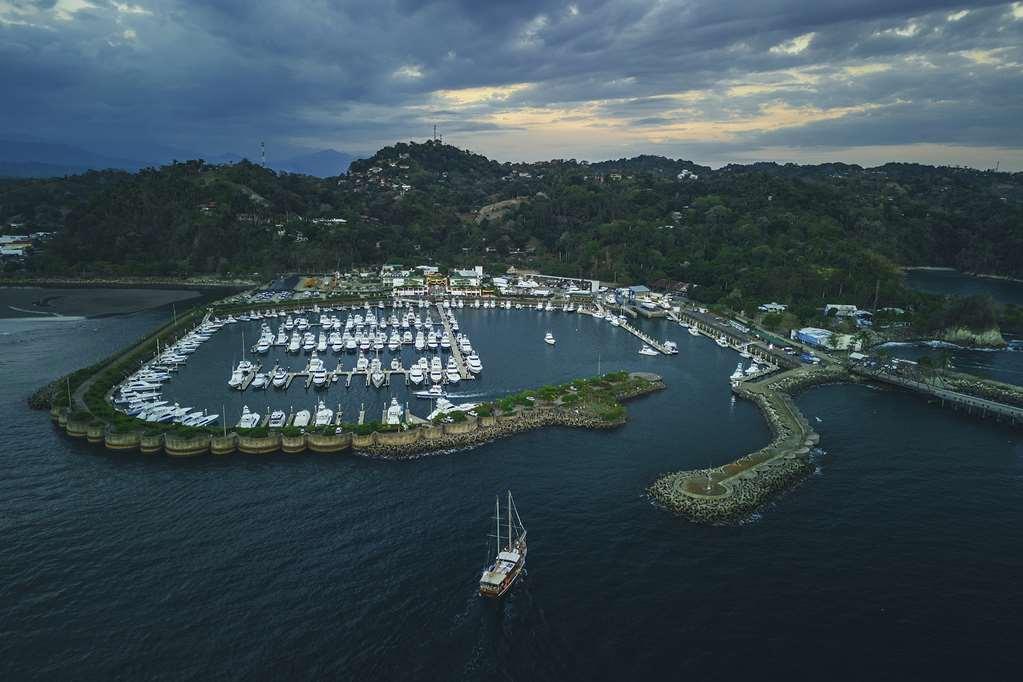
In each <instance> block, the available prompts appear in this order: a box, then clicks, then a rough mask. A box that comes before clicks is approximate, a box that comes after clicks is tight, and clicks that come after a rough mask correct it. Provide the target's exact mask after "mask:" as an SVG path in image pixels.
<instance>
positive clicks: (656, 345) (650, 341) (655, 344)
mask: <svg viewBox="0 0 1023 682" xmlns="http://www.w3.org/2000/svg"><path fill="white" fill-rule="evenodd" d="M618 326H619V327H621V328H622V329H624V330H625V331H627V332H629V333H630V334H632V335H633V336H635V337H636V338H638V339H639V340H640V341H642V342H643V343H645V344H646V345H648V346H650V347H651V348H653V349H654V350H656V351H659V352H661V353H664V354H665V355H671V351H669V350H668V347H667V346H665V345H664V344H663V343H662V342H660V341H655V340H654V338H653V337H652V336H650V335H649V334H646V333H644V332H641V331H640V330H638V329H636V328H635V327H633V326H632V325H631V324H629V323H628V322H619V323H618Z"/></svg>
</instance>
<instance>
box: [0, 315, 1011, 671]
mask: <svg viewBox="0 0 1023 682" xmlns="http://www.w3.org/2000/svg"><path fill="white" fill-rule="evenodd" d="M168 316H169V311H166V310H157V311H150V312H146V313H137V314H134V315H130V316H125V317H116V318H104V319H98V320H96V319H89V320H81V321H65V322H51V321H32V320H29V321H15V320H4V321H0V376H2V377H3V381H2V382H0V409H2V414H3V415H4V428H3V433H4V434H5V443H4V445H5V447H4V450H3V457H2V458H0V531H2V534H0V538H2V542H3V552H2V554H0V557H2V558H0V678H2V679H12V680H14V679H17V680H20V679H40V680H71V679H97V680H108V679H133V680H134V679H150V678H155V679H203V680H207V679H242V678H244V679H269V678H274V679H281V678H285V677H288V678H298V679H351V680H378V679H379V680H398V679H402V680H405V679H421V680H483V679H486V680H493V679H506V680H575V679H582V680H632V679H655V678H656V679H665V680H675V679H686V678H698V679H701V680H707V679H711V680H718V679H727V680H732V679H735V680H738V679H750V678H756V679H781V677H782V676H783V675H788V676H791V679H807V678H810V677H811V676H812V677H813V678H814V679H817V678H823V679H858V680H859V679H900V680H905V679H947V678H949V677H951V676H955V675H965V674H971V675H972V676H974V677H980V678H988V679H990V678H993V679H1006V678H1008V677H1009V676H1010V675H1011V676H1015V675H1016V674H1017V672H1018V670H1017V664H1016V659H1017V658H1018V656H1017V654H1016V652H1015V648H1016V647H1015V640H1016V638H1017V634H1016V633H1017V629H1018V628H1017V626H1018V625H1019V623H1020V615H1019V614H1020V613H1021V611H1023V597H1021V593H1020V588H1019V578H1020V575H1021V571H1023V539H1021V535H1020V531H1019V529H1020V526H1021V524H1023V505H1021V504H1020V502H1021V500H1023V444H1021V437H1020V433H1019V432H1018V431H1012V430H1009V429H1007V428H1005V427H1001V426H997V425H993V424H987V423H982V422H977V421H973V420H971V419H969V418H966V417H962V416H960V415H958V414H955V413H952V412H945V411H940V410H939V409H937V408H935V407H932V406H929V405H927V404H926V403H925V402H923V401H920V400H917V399H915V398H912V397H909V396H906V395H904V394H901V393H897V392H894V391H886V390H876V389H870V388H865V387H852V386H831V387H824V388H819V389H816V390H813V391H810V392H808V393H805V394H803V395H802V396H801V397H800V398H799V403H800V405H801V406H802V408H803V409H804V411H805V412H806V414H807V416H808V417H809V418H810V419H811V420H813V421H814V423H815V428H817V429H818V430H819V431H820V433H821V436H822V446H823V447H824V449H825V452H824V453H823V454H821V455H820V457H819V472H818V474H817V475H815V476H812V477H811V478H810V479H808V480H807V481H806V482H805V483H804V484H802V485H800V486H799V487H798V488H796V489H795V490H793V491H791V492H789V493H788V494H786V495H784V496H782V497H780V498H778V499H777V500H776V501H775V502H773V503H772V504H770V505H768V506H767V507H766V508H765V509H764V510H763V511H762V513H760V514H757V515H756V516H754V517H753V518H750V519H748V520H747V521H746V522H744V523H742V524H737V525H733V526H717V527H713V526H712V527H707V526H697V525H692V524H689V523H687V522H685V521H683V520H681V519H679V518H676V517H674V516H672V515H671V514H669V513H667V512H665V511H663V510H661V509H659V508H657V507H655V506H654V505H652V504H651V503H650V501H649V500H648V499H647V497H646V496H645V495H644V493H643V491H644V488H645V487H646V486H647V485H648V484H649V483H651V482H652V481H653V480H654V479H655V478H656V477H657V476H658V475H660V474H662V473H665V472H668V471H672V470H676V469H684V468H691V467H703V466H706V465H707V464H717V463H722V462H725V461H728V460H731V459H733V458H735V457H737V456H738V455H740V454H742V453H744V452H746V451H749V450H752V449H754V448H757V447H759V446H761V445H762V444H764V443H765V442H766V441H767V439H768V438H769V432H768V429H767V427H766V425H765V424H764V422H763V420H762V418H761V416H760V414H759V413H758V412H757V411H756V409H755V408H753V407H752V406H751V405H750V404H748V403H745V402H741V401H740V402H733V401H732V399H731V396H730V393H729V390H728V382H727V377H728V375H729V374H730V373H731V371H732V369H734V366H735V363H736V362H737V361H738V358H737V356H736V354H735V353H734V352H732V351H725V350H722V349H720V348H718V347H717V346H716V345H715V344H714V343H713V342H711V341H709V340H707V339H704V338H699V339H698V338H693V337H691V336H689V335H688V334H686V333H685V330H684V329H681V328H679V327H673V326H669V325H668V324H667V323H660V322H658V323H649V324H647V325H646V326H647V327H648V329H649V330H651V331H652V332H653V333H654V334H655V335H656V336H658V337H662V338H665V337H666V338H672V339H675V340H676V341H678V343H679V346H680V353H679V355H677V356H675V357H671V358H666V357H644V356H640V355H638V354H637V352H636V351H637V350H638V348H639V342H638V341H637V340H636V339H635V338H633V337H631V336H629V335H628V334H627V333H625V332H623V331H622V330H620V329H614V328H611V327H609V326H607V325H605V324H599V323H597V322H595V321H594V320H592V319H590V318H582V317H577V316H574V315H573V316H569V315H565V314H562V313H536V312H533V311H471V310H467V309H466V310H463V311H461V314H460V315H459V318H460V321H461V322H462V329H463V331H465V332H467V333H468V334H469V335H470V337H471V338H472V340H473V344H474V345H475V346H476V347H477V348H478V349H479V351H480V354H481V356H482V361H483V363H484V367H485V369H484V375H483V378H482V379H481V380H480V381H478V382H474V383H469V384H466V385H465V386H463V387H462V388H461V389H460V392H462V393H465V394H467V395H468V394H485V395H486V396H493V395H499V394H502V393H505V392H507V391H511V390H517V389H520V388H525V387H529V386H535V385H539V384H543V383H550V382H555V381H561V380H566V379H569V378H572V377H576V376H580V375H590V374H593V373H595V372H596V370H597V364H598V358H599V362H600V366H601V369H602V370H604V371H607V370H611V369H619V368H621V369H636V370H640V369H642V370H649V371H654V372H657V373H659V374H661V375H663V376H664V377H665V380H666V381H667V383H668V386H669V389H668V390H666V391H662V392H660V393H658V394H655V395H652V396H648V397H645V398H642V399H640V400H637V401H635V402H632V403H630V404H629V406H628V409H629V413H630V416H631V419H630V422H629V423H628V425H626V426H625V427H624V428H622V429H619V430H616V431H614V432H611V433H593V432H586V431H573V430H568V429H549V430H544V431H536V432H531V433H526V434H522V435H519V436H516V437H514V438H511V439H508V440H504V441H500V442H496V443H492V444H489V445H485V446H482V447H478V448H475V449H472V450H467V451H460V452H454V453H450V454H444V455H438V456H433V457H426V458H421V459H418V460H414V461H407V462H391V461H382V460H374V459H368V458H361V457H356V456H351V455H336V456H330V455H300V456H286V455H276V456H263V457H260V456H245V455H232V456H229V457H225V458H219V459H214V458H211V457H206V458H202V459H198V460H188V461H174V460H170V459H167V458H165V457H162V456H156V457H148V458H147V457H143V456H141V455H139V454H115V453H110V452H107V451H105V450H104V449H102V448H97V447H91V446H89V445H87V444H84V443H81V442H74V441H71V440H69V439H67V438H66V437H64V436H62V435H60V434H59V433H58V432H57V431H56V429H55V428H54V427H53V426H51V424H50V423H49V419H48V415H47V414H45V413H37V412H31V411H29V410H27V408H26V407H25V397H26V396H27V395H28V394H29V393H30V392H31V391H32V390H33V389H35V388H36V387H38V386H39V385H40V384H42V383H44V382H45V381H47V380H48V379H50V378H53V377H57V376H59V375H61V374H62V373H65V372H67V371H69V370H71V369H74V368H77V367H79V366H81V365H84V364H87V363H89V362H92V361H95V360H96V359H98V358H100V357H103V356H104V355H106V354H108V353H110V352H111V351H112V350H114V349H116V348H118V347H119V346H121V345H122V344H124V343H125V341H126V340H128V339H133V338H136V337H138V336H139V335H141V334H143V333H144V332H145V331H146V330H148V329H150V328H152V327H153V326H154V325H156V324H157V323H158V322H161V321H163V320H165V319H167V317H168ZM256 327H258V323H257V324H254V325H249V326H248V327H245V329H247V330H248V331H246V343H249V344H251V343H252V341H254V340H255V333H256V332H255V330H256ZM547 329H550V330H551V331H552V332H553V333H554V334H555V336H556V337H557V338H558V345H557V346H556V347H555V348H553V349H552V348H548V347H547V346H546V345H544V344H543V342H542V336H543V333H544V332H545V331H546V330H547ZM242 331H243V325H237V326H235V327H233V328H225V330H224V331H223V332H221V333H220V334H218V335H217V336H216V337H214V339H213V340H211V341H210V342H209V343H208V344H206V345H205V346H203V348H202V349H201V350H200V351H199V352H198V353H197V354H196V356H195V358H194V360H193V362H192V363H191V364H190V365H189V366H188V367H187V368H186V369H185V370H184V371H182V372H181V375H180V376H179V377H177V378H175V379H174V381H173V383H172V384H171V386H170V387H169V388H168V391H167V393H168V394H169V395H173V396H174V397H175V399H178V400H180V401H182V402H183V403H184V404H190V405H194V406H197V407H206V408H209V409H210V410H211V411H215V412H220V411H221V408H220V405H224V408H225V409H226V410H227V413H228V414H229V415H232V418H234V419H236V418H237V413H238V411H239V410H240V409H241V405H242V404H243V403H245V404H249V406H250V408H253V409H259V410H260V411H263V410H264V409H265V408H266V406H267V405H268V404H273V405H281V406H291V405H294V406H295V408H296V409H299V408H300V407H311V406H312V403H313V401H314V400H315V399H316V398H317V396H318V394H316V393H315V392H314V391H310V392H308V393H307V392H306V391H305V390H304V389H302V388H300V387H298V386H297V385H296V386H295V387H293V388H292V389H291V390H290V391H288V392H287V393H284V394H278V393H275V392H273V391H269V392H266V393H255V392H253V391H251V390H250V391H247V392H246V393H245V394H244V395H238V394H236V393H232V392H231V391H229V390H228V389H227V386H226V381H227V378H228V375H229V369H230V366H231V364H232V361H234V360H237V358H238V356H239V355H240V354H241V334H242ZM406 354H407V356H406V364H408V360H409V359H411V354H409V353H408V351H406ZM302 357H304V356H302ZM330 357H331V358H333V355H332V354H331V355H330ZM385 357H388V358H389V357H390V355H389V354H385ZM272 358H273V356H272ZM279 359H280V361H281V362H282V363H289V362H292V363H296V364H297V363H298V362H299V361H297V360H295V358H294V357H293V356H292V357H290V358H289V357H288V356H284V355H281V356H279ZM343 360H344V362H345V366H350V365H351V363H352V356H350V355H349V356H344V358H343ZM272 361H273V360H272V359H271V364H272ZM334 362H335V360H331V361H329V362H328V364H329V365H333V363H334ZM323 395H324V400H325V402H328V403H329V404H330V405H331V407H336V406H337V404H339V403H340V404H341V407H342V409H343V410H345V412H346V414H349V415H351V414H352V412H351V411H353V410H357V409H358V405H359V404H360V403H365V405H366V408H367V411H370V412H371V414H372V410H379V409H380V408H381V407H382V405H383V402H384V401H385V400H389V398H390V395H391V393H390V392H389V391H387V390H384V391H380V392H377V391H372V390H367V389H365V388H364V387H359V386H353V387H352V389H351V390H349V391H346V390H345V389H344V388H343V387H340V386H334V387H332V388H331V389H329V390H328V391H326V392H325V393H324V394H323ZM394 395H395V396H396V397H398V398H399V400H402V401H403V402H404V388H399V387H395V389H394ZM409 402H410V404H411V405H412V409H413V410H415V411H417V413H418V414H421V415H422V414H425V412H426V405H425V401H416V400H415V399H414V398H409ZM416 403H419V404H416ZM815 417H816V418H819V419H820V422H819V423H818V422H817V421H816V420H815ZM508 488H511V489H512V491H513V492H514V494H515V498H516V502H517V504H518V508H519V511H520V513H521V515H522V518H523V521H524V522H525V524H526V526H527V527H528V528H529V537H530V552H529V565H528V569H529V574H528V576H527V577H526V578H525V579H524V580H522V581H521V582H520V584H518V585H517V586H516V587H515V589H514V590H513V591H512V592H511V593H510V595H509V597H508V598H507V599H505V600H504V601H503V602H502V603H499V604H495V603H491V602H484V601H482V600H481V599H479V598H477V597H476V580H477V578H478V571H479V569H480V568H481V566H482V564H483V561H484V559H485V550H486V546H485V534H486V533H487V532H488V530H489V527H490V514H491V508H492V506H493V499H494V495H495V494H497V493H500V492H503V491H504V490H506V489H508Z"/></svg>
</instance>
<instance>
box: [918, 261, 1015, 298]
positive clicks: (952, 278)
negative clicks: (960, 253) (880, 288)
mask: <svg viewBox="0 0 1023 682" xmlns="http://www.w3.org/2000/svg"><path fill="white" fill-rule="evenodd" d="M906 285H907V286H909V287H911V288H913V289H917V290H919V291H926V292H928V293H931V294H942V295H947V296H974V295H977V294H988V295H990V296H991V298H993V299H994V300H995V301H997V302H999V303H1012V304H1014V305H1023V282H1017V281H1012V280H1005V279H994V278H991V277H975V276H973V275H964V274H963V273H961V272H957V271H955V270H908V271H907V272H906Z"/></svg>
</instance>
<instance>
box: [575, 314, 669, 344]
mask: <svg viewBox="0 0 1023 682" xmlns="http://www.w3.org/2000/svg"><path fill="white" fill-rule="evenodd" d="M580 312H583V313H586V314H588V315H592V316H593V317H596V318H597V319H600V318H602V317H604V307H603V306H601V305H600V304H599V303H598V304H597V307H596V309H595V310H583V309H582V308H580ZM633 317H635V313H633ZM618 326H619V327H621V328H622V329H624V330H625V331H627V332H629V333H630V334H632V335H633V336H635V337H636V338H637V339H639V340H640V341H642V342H643V343H645V344H646V345H648V346H650V347H651V348H653V349H654V350H656V351H657V352H658V353H663V354H664V355H671V354H672V353H671V351H670V350H668V347H667V346H665V345H664V343H663V342H661V341H657V340H656V339H654V338H653V337H652V336H650V335H649V334H647V333H645V332H642V331H640V330H639V329H637V328H636V327H634V326H632V325H631V324H629V323H628V322H619V323H618Z"/></svg>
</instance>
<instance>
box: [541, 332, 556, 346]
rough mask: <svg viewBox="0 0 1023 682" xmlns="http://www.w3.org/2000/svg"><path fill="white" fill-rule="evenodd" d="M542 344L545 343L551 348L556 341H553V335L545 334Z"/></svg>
mask: <svg viewBox="0 0 1023 682" xmlns="http://www.w3.org/2000/svg"><path fill="white" fill-rule="evenodd" d="M543 342H544V343H546V344H547V345H548V346H553V345H554V344H555V343H557V341H555V339H554V334H551V333H550V332H547V333H546V334H545V335H544V337H543Z"/></svg>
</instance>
